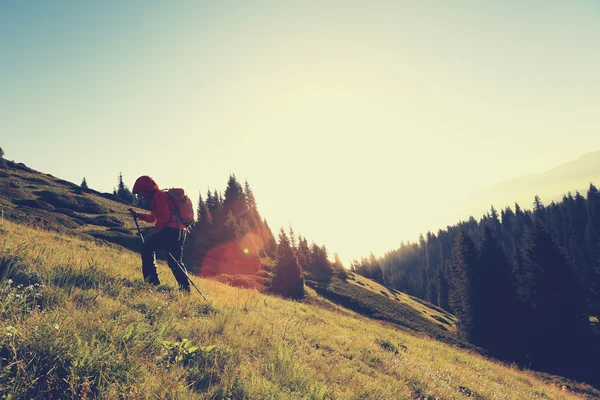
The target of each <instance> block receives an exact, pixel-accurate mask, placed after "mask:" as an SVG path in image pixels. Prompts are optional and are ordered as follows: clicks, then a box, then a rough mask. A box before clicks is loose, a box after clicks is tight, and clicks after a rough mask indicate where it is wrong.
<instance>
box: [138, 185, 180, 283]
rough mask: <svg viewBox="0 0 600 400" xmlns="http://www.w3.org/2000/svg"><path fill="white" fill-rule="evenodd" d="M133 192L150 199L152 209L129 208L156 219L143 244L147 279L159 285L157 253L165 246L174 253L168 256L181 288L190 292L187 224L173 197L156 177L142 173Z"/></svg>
mask: <svg viewBox="0 0 600 400" xmlns="http://www.w3.org/2000/svg"><path fill="white" fill-rule="evenodd" d="M133 194H137V195H140V196H142V197H143V198H144V199H146V200H149V201H150V210H151V213H150V214H146V213H138V212H135V211H134V210H132V209H130V210H129V211H130V213H131V215H132V216H133V217H134V218H138V219H140V220H142V221H146V222H150V223H155V224H154V228H152V229H151V231H150V233H146V238H145V242H144V244H143V245H142V274H143V275H144V280H145V281H146V282H148V283H151V284H153V285H160V280H159V279H158V273H157V272H156V264H155V262H154V257H155V252H156V250H159V249H164V250H166V251H167V252H168V253H170V254H171V255H172V257H168V258H167V262H168V265H169V268H171V271H172V272H173V275H174V276H175V279H176V280H177V283H178V284H179V289H180V290H181V291H184V292H187V293H189V292H190V282H189V280H188V277H187V275H186V272H185V266H184V265H183V261H182V259H183V244H184V243H185V239H186V235H187V227H186V226H185V225H184V224H183V223H182V221H181V220H180V218H179V215H178V210H177V208H176V205H175V202H174V200H173V199H172V198H171V197H170V196H169V193H167V192H165V191H162V190H160V188H159V187H158V185H157V184H156V182H155V181H154V179H152V178H151V177H149V176H146V175H144V176H140V177H139V178H138V179H137V180H136V181H135V184H134V185H133ZM177 263H179V265H177Z"/></svg>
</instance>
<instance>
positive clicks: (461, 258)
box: [449, 230, 477, 340]
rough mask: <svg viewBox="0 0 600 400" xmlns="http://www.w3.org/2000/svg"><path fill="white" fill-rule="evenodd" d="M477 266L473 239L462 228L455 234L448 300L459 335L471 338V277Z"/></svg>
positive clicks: (473, 318) (472, 334)
mask: <svg viewBox="0 0 600 400" xmlns="http://www.w3.org/2000/svg"><path fill="white" fill-rule="evenodd" d="M476 267H477V251H476V249H475V244H474V243H473V240H472V239H471V238H470V237H469V236H468V235H467V234H466V233H464V232H463V231H462V230H461V231H459V232H458V234H457V235H456V239H455V241H454V248H453V250H452V258H451V260H450V269H451V274H450V275H451V277H450V279H449V281H450V282H449V283H450V290H449V302H450V307H451V308H452V311H453V312H454V314H455V315H456V316H457V317H458V329H459V333H460V335H461V336H462V337H463V338H465V339H467V340H471V339H472V338H473V337H475V335H476V332H475V323H476V321H475V315H474V312H473V297H474V295H473V290H474V287H473V278H474V275H475V268H476Z"/></svg>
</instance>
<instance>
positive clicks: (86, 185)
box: [80, 176, 88, 189]
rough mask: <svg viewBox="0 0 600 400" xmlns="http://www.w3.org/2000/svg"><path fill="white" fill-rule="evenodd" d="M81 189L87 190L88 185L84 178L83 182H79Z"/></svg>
mask: <svg viewBox="0 0 600 400" xmlns="http://www.w3.org/2000/svg"><path fill="white" fill-rule="evenodd" d="M80 186H81V187H82V188H84V189H87V188H88V184H87V181H86V180H85V176H84V177H83V180H82V181H81V185H80Z"/></svg>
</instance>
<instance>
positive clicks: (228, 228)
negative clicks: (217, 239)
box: [225, 210, 242, 241]
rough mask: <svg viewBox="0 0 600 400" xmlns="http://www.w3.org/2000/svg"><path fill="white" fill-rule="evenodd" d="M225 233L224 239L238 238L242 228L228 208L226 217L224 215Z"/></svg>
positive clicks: (240, 235)
mask: <svg viewBox="0 0 600 400" xmlns="http://www.w3.org/2000/svg"><path fill="white" fill-rule="evenodd" d="M225 235H226V236H225V240H226V241H229V240H240V239H241V238H242V230H241V228H240V225H239V224H238V222H237V219H236V218H235V216H234V215H233V212H232V211H231V210H229V212H228V213H227V217H225Z"/></svg>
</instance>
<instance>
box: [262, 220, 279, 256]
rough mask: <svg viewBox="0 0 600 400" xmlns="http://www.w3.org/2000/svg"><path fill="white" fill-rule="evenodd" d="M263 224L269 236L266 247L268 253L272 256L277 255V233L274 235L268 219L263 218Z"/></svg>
mask: <svg viewBox="0 0 600 400" xmlns="http://www.w3.org/2000/svg"><path fill="white" fill-rule="evenodd" d="M263 225H264V227H265V231H266V236H267V245H266V249H265V250H266V253H267V254H268V255H269V256H270V257H276V256H277V240H276V239H275V235H273V231H272V230H271V228H270V227H269V224H268V223H267V220H266V219H264V220H263Z"/></svg>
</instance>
